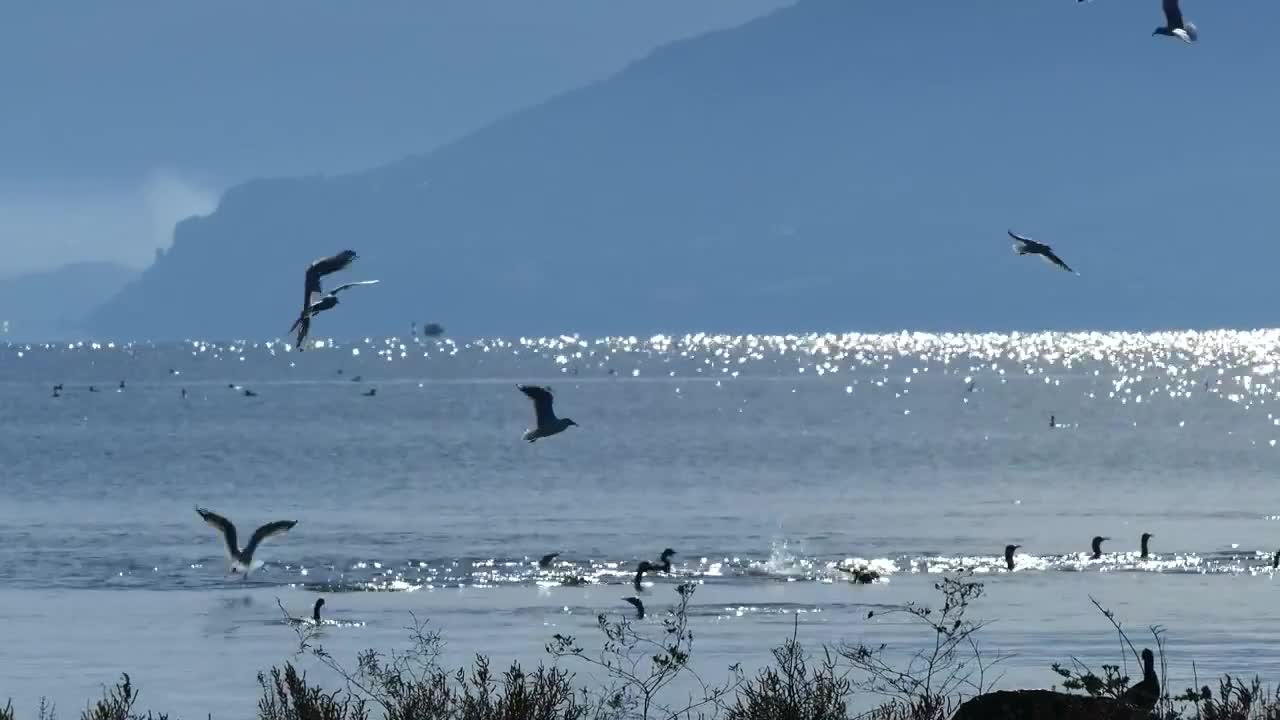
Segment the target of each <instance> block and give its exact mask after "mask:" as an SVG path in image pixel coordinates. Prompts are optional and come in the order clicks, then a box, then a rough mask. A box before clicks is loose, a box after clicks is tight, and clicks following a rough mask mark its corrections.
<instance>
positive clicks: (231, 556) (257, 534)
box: [196, 507, 298, 578]
mask: <svg viewBox="0 0 1280 720" xmlns="http://www.w3.org/2000/svg"><path fill="white" fill-rule="evenodd" d="M196 512H197V513H199V514H200V517H202V518H204V521H205V522H206V523H208V524H209V526H210V527H213V528H216V529H217V530H218V531H220V532H221V533H222V539H223V541H225V542H226V544H227V559H228V563H229V568H228V572H230V573H233V574H234V573H237V572H239V573H244V577H246V578H247V577H248V576H249V573H250V572H251V571H253V570H254V569H255V568H257V567H260V566H261V565H262V563H261V562H258V563H255V562H254V561H253V552H254V551H255V550H257V549H258V545H260V544H261V543H262V541H263V540H266V539H267V538H269V537H271V536H273V535H279V534H281V533H284V532H288V531H289V529H290V528H292V527H293V526H294V525H297V524H298V521H297V520H277V521H275V522H270V523H267V524H266V525H263V526H262V527H260V528H258V529H257V530H254V531H253V535H252V536H250V538H249V544H248V545H245V546H244V549H241V548H240V545H239V543H238V542H237V539H236V526H235V525H232V524H231V521H230V520H228V519H226V518H224V517H222V516H221V515H219V514H217V513H215V512H211V511H209V510H205V509H204V508H202V507H197V508H196Z"/></svg>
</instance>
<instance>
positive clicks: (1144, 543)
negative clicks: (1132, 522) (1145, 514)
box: [1142, 533, 1155, 560]
mask: <svg viewBox="0 0 1280 720" xmlns="http://www.w3.org/2000/svg"><path fill="white" fill-rule="evenodd" d="M1153 537H1155V535H1152V534H1151V533H1142V559H1143V560H1146V559H1147V558H1149V557H1151V551H1150V548H1148V547H1147V544H1148V542H1150V540H1151V538H1153Z"/></svg>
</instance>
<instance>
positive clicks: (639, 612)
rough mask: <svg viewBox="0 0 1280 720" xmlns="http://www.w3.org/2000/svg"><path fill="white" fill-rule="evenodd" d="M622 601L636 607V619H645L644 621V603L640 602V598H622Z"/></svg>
mask: <svg viewBox="0 0 1280 720" xmlns="http://www.w3.org/2000/svg"><path fill="white" fill-rule="evenodd" d="M622 599H623V600H624V601H626V602H629V603H631V605H632V606H633V607H635V609H636V619H637V620H643V619H644V603H643V602H640V598H638V597H635V596H630V597H624V598H622Z"/></svg>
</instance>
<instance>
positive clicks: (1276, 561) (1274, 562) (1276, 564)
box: [1271, 550, 1280, 570]
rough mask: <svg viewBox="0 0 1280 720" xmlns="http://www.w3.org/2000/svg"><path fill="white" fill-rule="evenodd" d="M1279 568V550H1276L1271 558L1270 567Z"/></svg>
mask: <svg viewBox="0 0 1280 720" xmlns="http://www.w3.org/2000/svg"><path fill="white" fill-rule="evenodd" d="M1276 568H1280V550H1277V551H1276V554H1275V557H1273V558H1271V569H1272V570H1275V569H1276Z"/></svg>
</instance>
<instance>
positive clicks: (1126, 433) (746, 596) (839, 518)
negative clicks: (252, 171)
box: [0, 332, 1280, 717]
mask: <svg viewBox="0 0 1280 720" xmlns="http://www.w3.org/2000/svg"><path fill="white" fill-rule="evenodd" d="M1278 357H1280V333H1276V332H1256V333H1234V332H1219V333H1166V334H1145V335H1144V334H1100V333H1082V334H1070V335H1068V334H1057V333H1055V334H1036V335H1012V336H1009V335H925V334H901V335H890V336H867V335H841V336H837V335H825V336H822V335H796V336H785V337H752V336H744V337H724V336H703V335H698V336H688V337H656V338H650V339H637V338H605V339H599V340H595V339H579V338H575V337H560V338H540V339H517V340H487V341H476V342H472V343H470V344H462V343H457V344H455V343H453V342H436V341H426V342H416V341H412V340H404V339H387V340H384V339H366V340H362V341H359V342H354V343H348V344H339V345H337V346H330V347H320V348H316V349H314V350H311V351H308V352H306V353H297V352H291V351H290V348H288V347H287V346H285V345H282V344H254V343H239V342H237V343H223V344H215V343H185V344H180V345H179V344H175V345H164V346H152V345H124V346H113V345H102V346H94V345H88V344H85V345H74V346H68V345H58V346H26V345H21V346H19V345H11V346H0V403H2V404H0V407H3V412H2V413H0V468H2V470H0V495H2V497H3V502H2V503H0V628H2V631H0V636H2V637H0V679H3V681H4V682H3V687H0V693H3V694H10V695H13V696H14V698H15V704H16V705H18V706H19V708H20V709H25V708H32V707H34V704H35V702H36V699H37V698H38V697H39V696H40V695H50V696H52V697H53V698H54V699H55V701H57V702H58V703H59V704H60V705H62V706H63V707H65V708H68V709H78V708H79V707H80V703H81V702H83V701H84V699H86V698H88V697H89V696H90V695H92V694H95V693H96V692H97V690H98V689H99V688H100V686H101V685H102V684H103V683H106V682H110V681H111V680H112V679H113V678H114V677H115V676H116V675H117V674H118V673H119V672H120V671H127V672H129V673H130V675H131V676H132V677H133V678H134V681H135V682H136V683H138V684H139V685H141V686H142V687H143V690H144V700H145V702H144V704H146V705H147V706H148V707H152V708H156V709H163V710H168V711H173V712H175V713H177V714H179V715H181V716H184V717H203V716H204V715H205V714H206V713H209V712H212V713H213V714H214V716H215V717H244V716H246V715H247V714H249V713H251V712H252V710H253V707H254V704H255V702H256V691H255V675H256V672H257V671H258V670H259V669H263V668H266V667H267V666H269V665H271V664H273V663H277V662H280V661H282V660H284V659H286V658H289V657H290V655H291V653H292V651H293V649H294V647H293V642H294V636H293V634H292V632H290V630H289V629H288V628H287V627H286V626H285V624H284V623H283V622H282V620H281V616H280V613H279V610H278V608H277V607H276V603H275V599H276V598H277V597H278V598H279V599H280V600H281V602H283V603H284V604H285V606H286V607H287V608H288V609H289V610H290V611H291V612H292V613H293V614H295V615H305V614H307V613H308V612H309V609H310V607H311V604H312V602H313V601H314V599H315V597H317V593H323V594H324V596H325V597H326V599H327V605H326V614H327V615H328V616H329V618H330V619H331V620H333V621H335V622H336V623H337V624H336V625H328V626H326V627H325V629H324V633H325V635H324V639H323V641H324V644H325V645H326V647H328V648H329V649H330V651H331V652H334V653H335V654H338V655H342V654H344V653H345V654H346V655H347V656H349V657H350V656H353V654H354V651H355V650H357V649H360V648H364V647H370V646H373V647H382V648H391V647H395V646H397V645H399V644H401V643H403V641H404V640H405V637H406V635H405V632H404V630H403V628H404V626H405V625H406V624H408V622H409V613H410V612H413V613H415V614H416V615H417V616H418V617H420V618H421V617H429V618H430V619H431V622H432V623H433V625H435V626H437V627H439V628H441V629H443V630H444V632H445V636H446V638H447V640H448V641H449V646H448V653H449V654H448V657H447V659H448V660H450V661H452V662H460V661H464V660H465V659H466V658H467V657H468V656H470V655H471V654H472V653H474V652H477V651H479V652H485V653H489V654H492V655H493V656H495V658H496V659H498V660H499V661H504V662H505V661H506V660H511V659H519V660H522V661H525V662H536V661H537V660H539V659H540V658H541V652H542V646H543V643H544V642H545V641H546V640H547V639H549V637H550V636H551V635H552V634H553V633H556V632H570V633H573V634H575V635H577V636H579V637H581V638H583V639H590V638H591V637H592V635H591V633H592V628H594V626H595V618H596V615H597V613H599V612H618V613H622V612H627V611H628V610H629V608H628V606H626V605H625V604H623V603H622V602H621V598H622V597H624V596H626V595H630V594H633V590H632V588H631V586H630V583H631V581H632V574H633V570H634V568H635V565H636V563H637V562H638V561H639V560H640V559H655V558H656V556H657V555H658V553H660V552H661V550H662V549H663V548H664V547H668V546H669V547H672V548H674V549H676V550H677V551H678V555H677V556H676V558H675V566H674V568H673V571H672V573H671V574H670V575H669V576H668V575H663V574H655V575H649V576H646V578H645V588H644V591H643V595H644V597H645V601H646V604H648V605H649V606H650V608H651V611H652V610H654V609H658V610H660V609H661V608H663V607H665V606H666V605H668V604H670V603H671V602H672V601H673V600H674V599H675V593H674V592H673V591H672V590H673V588H674V586H675V584H677V583H678V582H680V581H682V580H696V581H698V582H700V583H701V584H700V586H699V589H698V591H697V594H696V595H695V605H694V607H695V611H694V617H695V619H694V628H695V631H696V632H697V638H698V640H697V645H696V646H695V658H696V659H697V661H698V662H699V663H702V664H703V666H704V667H708V668H717V667H719V668H723V667H724V666H726V665H728V664H729V663H732V662H743V663H744V665H747V666H753V665H756V664H759V663H761V662H764V661H765V660H767V651H768V648H769V647H770V646H772V645H774V644H776V643H778V642H779V641H780V640H781V639H783V638H784V637H786V636H787V634H788V633H789V632H791V627H792V623H793V622H794V620H795V618H797V617H798V618H799V621H800V626H799V627H800V630H799V632H800V635H801V639H803V640H807V641H809V642H811V643H819V642H838V641H841V640H852V641H857V640H868V641H875V642H876V643H877V644H878V643H880V642H885V643H889V644H890V647H891V648H893V649H895V650H896V649H901V651H903V652H905V651H907V650H910V649H912V648H914V647H915V646H917V645H919V644H921V643H923V642H925V641H926V640H928V638H927V637H922V636H921V635H920V634H919V633H918V631H915V630H913V629H911V628H910V627H908V626H905V625H903V624H901V623H899V622H897V621H893V620H886V619H880V618H878V617H873V618H871V619H868V618H867V617H866V616H867V612H866V611H867V610H868V609H874V608H879V607H884V606H886V605H891V604H894V603H901V602H906V601H911V600H915V601H931V600H933V592H932V589H931V588H932V584H933V582H934V581H936V579H937V577H938V576H939V574H940V573H947V572H951V571H954V570H957V569H960V568H966V569H970V570H973V571H975V572H976V573H977V574H978V575H980V576H981V577H983V578H984V579H985V580H986V581H987V583H988V588H987V589H988V595H987V597H986V598H984V599H983V600H982V601H981V602H980V603H979V605H978V606H977V608H976V610H975V612H976V614H977V615H979V616H980V617H983V618H987V619H991V620H996V621H997V622H996V623H995V624H994V625H992V626H991V627H990V628H988V629H987V630H986V631H985V636H984V638H985V642H986V644H987V645H988V646H989V647H991V648H992V649H994V650H1000V651H1003V652H1007V653H1013V654H1015V655H1016V657H1015V658H1014V659H1013V660H1011V661H1010V663H1009V665H1008V666H1007V668H1006V669H1007V672H1008V675H1007V676H1006V678H1005V680H1004V682H1003V684H1004V685H1006V686H1017V685H1023V686H1047V685H1049V684H1051V683H1053V682H1054V679H1055V678H1054V676H1052V675H1051V674H1050V673H1049V671H1048V664H1049V662H1051V661H1053V660H1061V659H1065V658H1067V657H1069V656H1071V655H1075V656H1078V657H1081V658H1085V659H1095V660H1107V661H1114V660H1116V659H1117V655H1118V651H1117V650H1116V647H1115V638H1114V632H1113V631H1112V630H1111V628H1110V625H1109V624H1107V623H1106V621H1105V620H1104V619H1102V618H1101V617H1100V616H1099V615H1098V613H1097V611H1096V610H1094V609H1093V607H1092V605H1091V604H1090V603H1089V597H1090V596H1091V595H1092V596H1094V597H1096V598H1098V600H1099V601H1100V602H1102V603H1103V604H1105V605H1107V606H1108V607H1111V608H1113V609H1114V610H1116V611H1117V612H1118V614H1119V615H1120V617H1122V618H1123V619H1124V620H1125V621H1126V622H1127V624H1128V625H1129V626H1130V627H1133V628H1142V627H1145V626H1146V625H1149V624H1155V623H1158V624H1162V625H1164V626H1166V627H1167V628H1168V629H1169V633H1170V653H1171V658H1170V660H1171V663H1172V665H1171V672H1172V673H1173V674H1174V675H1175V676H1176V677H1181V676H1179V673H1183V675H1185V676H1189V673H1190V661H1191V660H1193V659H1194V660H1195V661H1196V662H1197V665H1198V668H1199V671H1200V672H1201V674H1202V675H1203V674H1204V673H1206V672H1208V673H1213V672H1221V671H1232V672H1236V671H1247V672H1249V673H1252V672H1255V671H1261V672H1264V673H1267V672H1272V673H1274V671H1276V670H1280V657H1278V656H1277V654H1276V653H1275V652H1274V651H1273V650H1269V649H1268V648H1272V647H1275V641H1276V640H1277V639H1280V638H1278V637H1277V636H1278V635H1280V633H1277V632H1276V631H1275V630H1274V629H1273V628H1274V627H1275V626H1276V622H1275V620H1276V617H1275V611H1274V610H1273V609H1272V608H1273V607H1274V605H1275V603H1274V602H1272V595H1273V593H1274V592H1275V589H1274V587H1273V582H1274V579H1273V572H1272V569H1271V554H1272V553H1273V552H1274V551H1275V550H1276V549H1277V548H1280V524H1278V521H1280V502H1277V500H1276V498H1277V491H1276V490H1275V484H1274V480H1273V478H1274V477H1275V475H1276V468H1277V465H1280V448H1277V447H1275V445H1276V441H1277V439H1280V392H1278V388H1277V387H1276V386H1275V384H1274V383H1275V382H1276V381H1275V377H1274V373H1275V370H1276V361H1277V358H1278ZM121 381H124V387H123V388H120V387H119V386H120V383H121ZM517 382H539V383H546V384H550V385H551V386H552V387H553V389H554V390H555V392H556V397H557V409H558V411H559V412H560V413H561V414H562V415H566V416H569V417H572V418H573V419H574V420H576V421H577V422H578V423H579V427H575V428H571V429H569V430H568V431H567V432H565V433H564V434H563V435H560V436H557V437H554V438H550V439H547V440H544V441H540V442H538V443H536V444H533V445H529V444H526V443H523V442H521V441H520V434H521V432H522V431H523V429H524V428H525V427H526V426H527V425H528V424H529V422H531V420H532V412H531V409H530V407H529V404H528V401H527V400H526V399H525V398H524V397H523V396H522V395H521V394H520V393H519V392H517V391H516V389H515V387H514V385H515V383H517ZM57 383H61V384H62V385H63V389H62V391H61V393H60V397H53V396H52V387H53V385H54V384H57ZM90 386H93V388H94V389H95V390H96V392H91V391H90V390H89V388H90ZM184 389H185V390H186V391H187V394H186V397H185V398H184V397H183V396H182V390H184ZM370 389H376V390H377V393H376V395H374V396H371V397H370V396H366V394H365V393H366V392H367V391H368V390H370ZM245 390H250V391H252V392H253V393H255V394H256V395H254V396H247V395H246V394H245ZM1051 415H1052V416H1053V418H1054V425H1055V427H1052V428H1051V427H1050V416H1051ZM196 504H200V505H203V506H206V507H209V508H211V509H214V510H216V511H218V512H221V513H223V514H226V515H227V516H229V517H230V518H231V519H232V520H233V521H235V522H237V523H238V524H239V525H240V529H241V534H242V537H243V536H247V534H248V533H249V532H250V531H251V528H252V527H254V526H256V525H257V524H260V523H262V522H266V521H269V520H273V519H282V518H288V519H297V520H298V521H299V523H298V525H297V527H296V528H294V529H293V530H292V531H291V532H290V533H288V534H287V535H285V536H283V537H278V538H273V539H271V540H269V541H267V542H266V543H265V544H264V545H263V546H262V549H261V551H260V556H259V557H260V559H262V560H264V561H265V562H266V565H265V566H264V567H263V568H262V569H260V570H259V571H257V572H256V573H255V574H254V575H252V576H251V577H250V578H249V579H248V580H247V581H242V580H239V579H235V578H228V577H226V576H224V571H225V560H224V556H223V551H222V547H221V544H220V539H219V537H218V536H217V535H215V533H214V531H213V530H212V529H211V528H209V527H207V526H205V525H204V524H203V523H202V522H201V521H200V519H199V517H198V516H197V515H196V514H195V512H194V510H193V507H194V506H195V505H196ZM1144 531H1146V532H1152V533H1154V534H1155V538H1154V539H1153V540H1152V551H1153V556H1152V557H1151V558H1149V559H1146V560H1143V559H1141V558H1139V557H1138V554H1137V550H1138V536H1139V535H1140V534H1141V533H1142V532H1144ZM1094 535H1105V536H1109V537H1111V538H1112V539H1111V540H1110V541H1109V542H1107V543H1106V544H1105V545H1104V548H1103V549H1104V551H1105V554H1104V556H1103V557H1102V558H1101V559H1098V560H1093V559H1091V558H1090V556H1089V552H1088V550H1089V539H1090V538H1091V537H1092V536H1094ZM1006 543H1017V544H1021V545H1022V546H1023V547H1022V548H1021V549H1020V550H1019V551H1018V555H1017V557H1016V563H1017V570H1016V571H1015V572H1013V573H1009V572H1007V571H1006V570H1005V569H1004V558H1003V548H1004V545H1005V544H1006ZM552 551H558V552H560V553H561V555H560V557H559V559H558V561H557V562H556V564H555V565H553V566H552V567H550V568H547V569H540V568H539V567H538V566H537V558H538V557H539V556H541V555H542V554H544V553H547V552H552ZM840 568H859V569H864V570H870V571H874V572H875V573H877V574H878V575H879V577H880V580H879V581H877V582H875V583H873V584H871V585H854V584H851V583H850V582H849V581H848V580H849V578H850V577H851V576H850V575H849V574H848V573H846V572H843V571H842V570H841V569H840ZM368 591H379V592H368ZM646 622H653V623H657V622H658V620H656V619H655V620H652V621H646ZM655 630H656V626H655ZM1139 634H1140V633H1139V632H1138V631H1135V640H1137V639H1138V638H1137V637H1136V636H1137V635H1139ZM313 671H314V672H316V673H317V674H316V677H322V676H321V675H320V674H319V673H318V670H314V669H313ZM1184 671H1185V672H1184ZM1187 679H1188V680H1189V677H1187ZM1179 687H1181V686H1179Z"/></svg>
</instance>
